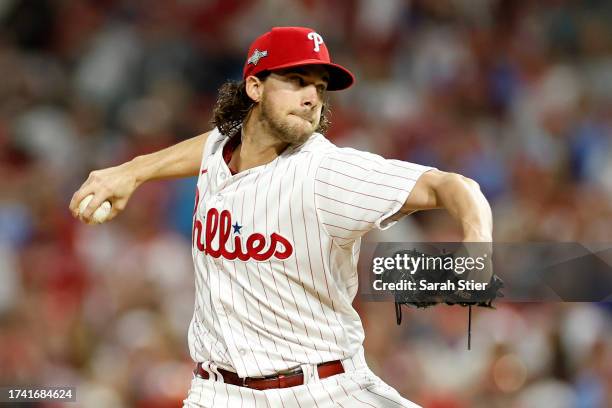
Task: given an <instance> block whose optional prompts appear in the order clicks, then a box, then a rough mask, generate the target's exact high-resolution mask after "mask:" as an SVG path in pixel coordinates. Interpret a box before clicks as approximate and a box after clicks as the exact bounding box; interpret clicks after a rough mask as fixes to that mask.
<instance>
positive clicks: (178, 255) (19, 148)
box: [0, 0, 612, 408]
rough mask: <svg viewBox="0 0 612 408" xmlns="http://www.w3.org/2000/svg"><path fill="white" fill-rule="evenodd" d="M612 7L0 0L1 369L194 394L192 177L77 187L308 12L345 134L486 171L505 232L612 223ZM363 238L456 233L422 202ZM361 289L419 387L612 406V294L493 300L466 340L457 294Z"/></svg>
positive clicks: (445, 398)
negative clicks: (98, 212) (74, 199)
mask: <svg viewBox="0 0 612 408" xmlns="http://www.w3.org/2000/svg"><path fill="white" fill-rule="evenodd" d="M611 23H612V3H610V2H609V1H605V0H582V1H581V0H542V1H520V0H412V1H410V0H337V1H327V0H252V1H249V0H201V1H196V0H181V1H164V0H147V1H145V0H96V1H94V0H82V1H77V0H37V1H28V0H22V1H20V0H4V1H2V2H0V78H2V80H1V81H0V386H2V385H11V386H18V385H35V384H39V385H40V384H51V385H73V386H76V387H77V399H78V404H77V405H78V406H83V407H153V408H155V407H174V406H180V401H181V400H182V399H183V398H184V397H185V396H186V392H187V390H188V387H189V383H190V381H191V370H192V368H193V364H192V362H191V361H190V359H189V355H188V349H187V334H186V332H187V328H188V324H189V321H190V318H191V313H192V311H193V292H194V284H193V269H192V263H191V253H190V243H189V240H190V231H191V210H192V206H193V199H194V188H195V179H185V180H177V181H167V182H157V183H152V184H150V185H145V186H143V187H142V188H141V189H140V190H139V191H137V192H136V193H135V195H134V196H133V198H132V200H131V202H130V205H129V206H128V208H127V209H126V210H125V212H124V213H123V214H122V215H120V216H119V218H117V219H116V220H114V221H113V222H111V223H109V224H104V225H101V226H96V227H89V226H85V225H82V224H80V223H78V222H77V221H76V220H74V219H72V218H71V216H70V214H69V212H68V203H69V201H70V198H71V196H72V193H73V192H74V191H75V190H76V189H77V188H78V187H79V186H80V184H81V183H82V182H83V181H84V180H85V179H86V178H87V174H88V173H89V172H90V171H91V170H94V169H97V168H102V167H107V166H111V165H115V164H119V163H121V162H123V161H126V160H129V159H131V158H132V157H134V156H135V155H138V154H143V153H146V152H150V151H154V150H157V149H160V148H162V147H165V146H168V145H170V144H173V143H175V142H178V141H180V140H183V139H185V138H188V137H192V136H195V135H197V134H200V133H203V132H204V131H207V130H209V129H210V125H209V121H210V119H211V108H212V106H213V104H214V102H215V98H216V92H217V89H218V88H219V86H220V85H221V84H222V83H223V82H225V81H226V80H230V79H232V80H236V79H239V78H240V77H241V71H242V66H243V63H244V60H245V58H246V50H247V47H248V45H249V43H250V42H251V41H252V40H253V39H254V38H255V37H256V36H258V35H259V34H261V33H263V32H265V31H267V30H268V29H269V28H270V27H272V26H275V25H303V26H310V27H313V28H315V29H317V31H318V32H319V33H321V34H322V36H323V38H324V39H325V41H326V43H327V45H328V47H329V48H330V50H331V53H332V58H333V59H334V60H335V61H337V62H339V63H342V64H343V65H345V66H347V67H349V68H350V69H351V70H353V71H354V72H355V73H356V74H357V84H356V85H355V86H354V87H353V88H351V89H349V90H348V91H344V92H340V93H334V94H333V95H330V98H331V105H332V117H331V119H332V128H331V129H330V131H329V132H328V134H327V136H328V137H329V138H330V139H331V140H332V141H334V142H335V143H337V144H339V145H342V146H352V147H355V148H358V149H362V150H368V151H372V152H376V153H379V154H382V155H384V156H385V157H389V158H398V159H403V160H408V161H413V162H417V163H421V164H426V165H431V166H435V167H438V168H439V169H441V170H445V171H454V172H458V173H461V174H464V175H466V176H469V177H471V178H473V179H475V180H476V181H478V182H479V183H480V185H481V188H482V190H483V191H484V193H485V195H486V196H487V197H488V198H489V200H490V202H491V204H492V207H493V213H494V225H495V230H494V238H495V240H497V241H506V242H509V241H510V242H511V241H514V242H518V241H581V242H612V137H611V135H612V103H611V102H612V24H611ZM371 238H372V239H375V240H386V241H418V240H432V241H454V240H460V239H461V236H460V230H459V229H458V226H457V225H455V224H454V223H453V222H452V220H451V219H450V217H448V216H447V215H445V214H444V213H443V212H440V211H430V212H424V213H421V214H416V215H414V216H412V217H409V218H408V219H406V220H403V221H402V222H401V223H400V224H399V225H397V226H396V227H394V228H393V229H391V230H390V231H388V232H385V233H384V234H376V233H374V234H372V236H371ZM576 272H577V273H579V271H576ZM356 307H357V309H358V310H359V312H360V314H361V316H362V317H363V320H364V325H365V328H366V343H365V345H366V355H367V356H368V360H369V362H370V364H371V367H372V368H373V370H374V371H375V372H376V373H377V374H378V375H379V376H380V377H382V378H383V379H384V380H385V381H387V382H388V383H389V384H391V385H393V386H394V387H396V388H397V389H398V390H399V391H400V392H401V393H402V394H403V395H404V396H405V397H407V398H409V399H411V400H413V401H415V402H417V403H419V404H422V405H423V406H424V407H426V408H464V407H487V408H496V407H512V408H523V407H524V408H530V407H555V408H564V407H578V408H590V407H610V406H612V391H611V390H612V336H611V335H610V334H611V333H612V327H611V326H612V319H611V313H612V308H610V304H609V303H601V304H588V303H582V304H578V303H574V304H570V303H567V304H563V303H547V304H535V303H533V304H523V303H521V304H518V303H510V302H506V303H501V304H500V306H499V307H498V309H497V310H495V311H481V310H479V311H477V312H476V313H475V315H474V322H473V326H474V327H473V329H474V335H473V336H474V337H473V339H472V350H471V351H467V350H466V348H465V344H466V324H467V315H466V312H465V310H463V309H460V310H457V309H456V308H450V307H442V306H439V307H436V308H434V309H428V310H419V311H414V312H408V313H405V315H406V317H405V321H404V323H402V326H400V327H397V326H396V325H395V319H394V317H393V307H392V305H390V304H388V303H370V302H364V301H361V300H360V299H357V301H356ZM24 406H25V405H24ZM32 406H39V405H36V404H32ZM40 406H56V405H53V404H46V405H40ZM69 406H72V405H69Z"/></svg>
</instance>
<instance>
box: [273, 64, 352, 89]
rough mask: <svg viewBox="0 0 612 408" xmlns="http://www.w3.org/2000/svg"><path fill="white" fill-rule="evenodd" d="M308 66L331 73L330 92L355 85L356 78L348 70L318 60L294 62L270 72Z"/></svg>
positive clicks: (276, 67) (328, 87)
mask: <svg viewBox="0 0 612 408" xmlns="http://www.w3.org/2000/svg"><path fill="white" fill-rule="evenodd" d="M307 65H321V66H323V67H325V68H326V69H327V71H328V72H329V82H328V83H327V90H328V91H340V90H342V89H346V88H348V87H350V86H351V85H353V83H355V76H354V75H353V74H352V73H351V71H349V70H348V69H346V68H344V67H343V66H342V65H338V64H333V63H331V62H322V61H321V60H318V59H308V60H303V61H299V62H292V63H290V64H284V65H279V66H275V67H270V68H268V69H267V70H268V71H274V70H275V69H284V68H293V67H303V66H307Z"/></svg>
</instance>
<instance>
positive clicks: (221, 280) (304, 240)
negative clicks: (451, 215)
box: [189, 129, 430, 377]
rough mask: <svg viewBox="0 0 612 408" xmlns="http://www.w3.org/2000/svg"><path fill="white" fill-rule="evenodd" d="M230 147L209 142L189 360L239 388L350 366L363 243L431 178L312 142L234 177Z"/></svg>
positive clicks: (357, 338) (359, 335)
mask: <svg viewBox="0 0 612 408" xmlns="http://www.w3.org/2000/svg"><path fill="white" fill-rule="evenodd" d="M228 140H229V139H228V138H227V137H225V136H222V135H221V134H220V133H219V132H218V130H217V129H215V130H213V131H212V132H211V133H210V135H209V136H208V140H207V142H206V145H205V147H204V151H203V157H202V165H201V169H200V176H199V179H198V183H197V193H196V204H195V208H194V216H193V217H194V220H193V240H192V244H193V245H192V246H193V260H194V264H195V280H196V301H195V311H194V315H193V319H192V321H191V324H190V327H189V349H190V353H191V357H192V358H193V360H194V361H196V362H203V361H213V362H215V363H216V364H217V365H218V366H220V367H222V368H225V369H229V370H232V371H235V372H237V373H238V375H239V376H240V377H247V376H263V375H270V374H273V373H276V372H278V371H282V370H286V369H288V368H293V367H296V366H298V365H300V364H306V363H308V364H316V363H320V362H325V361H331V360H339V359H344V358H347V357H350V356H352V355H353V354H354V353H356V352H357V350H358V349H359V348H360V346H361V344H362V342H363V338H364V333H363V327H362V325H361V320H360V319H359V316H358V314H357V312H356V311H355V310H354V309H353V307H352V305H351V303H352V300H353V298H354V297H355V294H356V292H357V259H358V256H359V245H360V237H361V236H362V235H363V234H365V233H366V232H367V231H368V230H370V229H372V228H374V227H379V228H386V227H388V226H390V225H391V224H392V222H391V223H389V222H387V223H385V219H387V218H388V217H389V216H391V215H393V214H395V213H396V212H397V211H398V210H399V209H400V208H401V206H402V204H403V203H404V202H405V201H406V198H407V197H408V194H409V193H410V191H411V190H412V188H413V187H414V185H415V183H416V180H417V179H418V178H419V176H420V175H421V174H422V173H424V172H425V171H427V170H428V169H430V168H429V167H425V166H420V165H417V164H412V163H407V162H403V161H397V160H386V159H384V158H382V157H380V156H377V155H374V154H371V153H365V152H360V151H358V150H354V149H349V148H338V147H337V146H335V145H333V144H332V143H331V142H329V141H328V140H327V139H326V138H325V137H324V136H323V135H321V134H318V133H314V134H313V135H312V136H311V137H310V138H309V139H308V140H307V141H306V143H304V144H303V145H301V146H299V147H295V148H294V147H291V148H288V149H286V150H285V151H284V152H283V153H282V154H281V155H280V156H278V157H277V158H276V159H274V160H273V161H272V162H270V163H268V164H266V165H262V166H259V167H255V168H252V169H249V170H246V171H242V172H240V173H238V174H236V175H232V174H231V172H230V170H229V168H228V166H227V164H226V163H225V160H224V158H223V146H224V145H225V144H226V143H227V141H228Z"/></svg>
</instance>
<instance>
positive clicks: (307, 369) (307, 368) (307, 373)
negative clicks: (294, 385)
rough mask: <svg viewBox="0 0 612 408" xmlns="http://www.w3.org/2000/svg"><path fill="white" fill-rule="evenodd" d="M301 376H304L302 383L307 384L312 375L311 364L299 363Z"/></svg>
mask: <svg viewBox="0 0 612 408" xmlns="http://www.w3.org/2000/svg"><path fill="white" fill-rule="evenodd" d="M300 367H301V368H302V377H303V378H304V380H303V381H304V384H308V383H309V382H310V379H311V377H312V366H311V365H310V364H301V365H300Z"/></svg>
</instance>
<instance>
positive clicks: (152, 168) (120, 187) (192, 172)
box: [70, 132, 210, 223]
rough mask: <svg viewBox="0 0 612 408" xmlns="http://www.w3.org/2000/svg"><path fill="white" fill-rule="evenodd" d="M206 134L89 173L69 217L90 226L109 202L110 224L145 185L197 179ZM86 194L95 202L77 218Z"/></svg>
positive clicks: (73, 201) (75, 196) (72, 202)
mask: <svg viewBox="0 0 612 408" xmlns="http://www.w3.org/2000/svg"><path fill="white" fill-rule="evenodd" d="M209 134H210V132H206V133H204V134H201V135H199V136H196V137H193V138H191V139H187V140H185V141H183V142H181V143H177V144H175V145H173V146H170V147H168V148H166V149H163V150H160V151H157V152H155V153H151V154H147V155H143V156H138V157H135V158H134V159H132V160H130V161H128V162H125V163H123V164H120V165H119V166H115V167H109V168H106V169H102V170H95V171H92V172H91V173H90V174H89V177H88V178H87V180H86V181H85V183H83V185H82V186H81V187H80V188H79V189H78V190H77V191H76V192H75V193H74V195H73V196H72V200H71V201H70V211H71V212H72V215H73V216H74V217H78V218H79V219H81V221H84V222H87V223H89V222H90V221H91V216H92V215H93V213H94V211H95V210H96V209H97V208H98V207H99V206H100V205H101V204H102V203H103V202H104V201H105V200H109V201H110V202H111V203H112V210H111V214H110V216H109V220H110V219H113V218H114V217H115V216H117V214H118V213H119V212H121V211H122V210H123V209H124V208H125V206H126V204H127V202H128V200H129V199H130V197H131V195H132V193H133V192H134V191H135V190H136V189H137V188H138V186H140V185H141V184H142V183H144V182H145V181H150V180H162V179H170V178H178V177H190V176H197V175H198V170H199V169H200V164H201V160H202V150H203V148H204V145H205V143H206V140H207V138H208V135H209ZM89 194H94V198H93V200H91V202H90V203H89V205H88V206H87V208H86V209H85V211H84V212H83V213H82V214H79V203H80V202H81V200H83V198H85V197H87V196H88V195H89Z"/></svg>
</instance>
